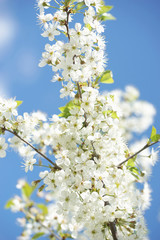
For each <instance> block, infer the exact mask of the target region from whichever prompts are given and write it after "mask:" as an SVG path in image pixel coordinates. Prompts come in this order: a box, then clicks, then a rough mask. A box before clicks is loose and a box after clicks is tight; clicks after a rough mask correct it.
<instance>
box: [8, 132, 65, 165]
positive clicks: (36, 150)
mask: <svg viewBox="0 0 160 240" xmlns="http://www.w3.org/2000/svg"><path fill="white" fill-rule="evenodd" d="M4 131H7V132H10V133H12V134H13V135H15V136H16V137H18V138H19V139H20V140H21V141H22V142H24V143H25V144H27V145H28V146H30V147H31V148H32V149H33V150H34V151H35V152H37V153H38V154H39V155H41V156H42V157H43V158H45V159H46V160H47V161H48V162H50V163H51V164H52V165H53V166H54V168H55V169H56V170H61V168H60V167H59V166H58V165H57V164H56V163H54V162H52V161H51V160H50V159H49V158H48V157H47V156H45V155H44V154H43V153H41V152H40V151H38V149H37V148H35V147H34V146H33V145H31V144H30V143H29V142H27V141H26V140H24V139H23V138H22V137H20V136H19V135H18V134H17V133H16V132H13V131H12V130H9V129H7V128H4Z"/></svg>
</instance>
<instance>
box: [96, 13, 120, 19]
mask: <svg viewBox="0 0 160 240" xmlns="http://www.w3.org/2000/svg"><path fill="white" fill-rule="evenodd" d="M99 19H100V20H101V21H107V20H115V19H116V18H115V17H114V16H113V15H112V14H110V13H104V14H102V15H101V16H99Z"/></svg>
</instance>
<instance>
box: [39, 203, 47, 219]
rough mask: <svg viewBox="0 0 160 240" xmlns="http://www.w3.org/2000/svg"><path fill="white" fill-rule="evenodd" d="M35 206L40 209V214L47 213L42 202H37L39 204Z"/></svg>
mask: <svg viewBox="0 0 160 240" xmlns="http://www.w3.org/2000/svg"><path fill="white" fill-rule="evenodd" d="M37 207H38V208H40V209H41V210H42V214H43V215H44V216H45V215H47V214H48V208H47V207H46V206H45V205H44V204H42V203H39V204H37Z"/></svg>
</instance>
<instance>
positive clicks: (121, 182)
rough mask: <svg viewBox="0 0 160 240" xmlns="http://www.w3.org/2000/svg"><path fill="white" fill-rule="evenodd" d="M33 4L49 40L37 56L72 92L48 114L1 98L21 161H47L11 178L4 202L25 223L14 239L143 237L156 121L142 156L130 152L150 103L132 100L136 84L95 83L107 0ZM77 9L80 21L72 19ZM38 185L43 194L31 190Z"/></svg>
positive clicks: (4, 126)
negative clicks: (10, 193) (103, 87)
mask: <svg viewBox="0 0 160 240" xmlns="http://www.w3.org/2000/svg"><path fill="white" fill-rule="evenodd" d="M37 4H38V7H39V9H40V14H39V16H38V18H39V21H40V22H41V24H42V25H43V33H42V36H43V37H48V39H49V42H50V43H49V44H48V43H47V44H46V45H45V52H44V53H43V54H42V59H41V61H40V64H39V65H40V66H41V67H42V66H45V65H49V66H51V67H52V70H53V71H54V76H53V79H52V81H60V82H61V83H62V89H61V90H60V97H62V98H63V97H66V96H69V97H70V101H69V102H68V103H67V104H66V105H65V106H64V107H61V108H60V111H61V113H60V114H59V115H53V116H52V117H51V118H49V119H47V117H46V115H45V114H43V113H41V112H37V113H31V114H28V113H24V114H23V116H20V115H18V112H17V107H18V106H19V105H20V104H21V102H20V101H16V100H15V99H9V100H5V99H2V98H0V133H1V134H2V135H4V134H5V133H6V132H9V133H10V134H12V135H14V136H12V137H10V138H9V140H8V142H9V145H10V147H12V148H14V149H15V150H16V151H18V152H19V154H20V155H21V156H22V158H23V159H24V166H25V171H26V172H27V171H28V170H30V171H32V170H33V167H34V166H41V167H43V166H44V165H43V163H42V161H46V162H47V163H48V165H46V162H45V166H44V167H47V170H46V169H45V170H44V171H40V173H39V179H38V180H35V181H34V183H33V186H30V185H28V183H26V182H25V181H22V180H21V181H20V182H19V183H18V185H17V187H18V188H20V189H21V190H22V196H21V197H19V196H15V197H14V198H13V199H11V200H10V201H9V202H8V203H7V207H10V208H11V210H12V211H14V212H17V211H21V212H23V213H24V215H25V217H24V218H22V219H19V223H20V224H21V226H22V227H24V231H23V233H22V235H21V236H20V237H19V238H18V239H19V240H29V239H31V237H32V236H33V239H36V238H38V237H41V236H43V235H45V236H46V237H48V239H59V240H63V239H70V238H73V239H78V240H80V239H82V240H85V239H86V240H87V239H89V240H95V239H97V240H112V239H113V240H124V239H126V240H133V239H139V240H141V239H143V240H144V239H147V229H146V225H145V220H144V217H143V214H144V211H145V210H146V209H147V208H148V207H149V205H150V200H151V196H150V193H151V190H150V188H149V185H148V183H147V180H148V175H149V174H150V172H151V166H152V165H154V164H155V162H156V160H157V153H156V152H154V151H153V150H152V152H150V151H149V150H148V147H149V146H152V145H153V144H154V143H156V142H158V141H159V136H158V135H157V134H156V131H155V129H154V128H153V131H152V134H151V139H150V140H148V142H147V143H146V145H145V144H144V145H145V147H142V150H147V153H146V154H147V155H146V157H145V160H144V157H141V156H140V157H139V158H136V156H137V154H136V153H135V154H134V149H135V148H136V146H132V148H131V150H130V149H129V147H128V146H127V144H126V141H128V140H131V138H132V133H134V132H140V133H141V132H143V131H144V130H146V129H147V128H148V127H149V126H150V125H151V124H152V121H153V116H154V114H155V109H154V107H153V106H152V105H151V104H149V103H146V102H142V101H140V100H138V97H139V92H138V90H136V89H135V88H133V87H131V86H128V87H127V88H126V91H125V92H122V91H112V92H107V93H105V94H100V93H99V91H98V88H99V85H100V82H103V83H107V82H110V81H112V74H111V73H110V71H105V67H106V57H105V53H104V49H105V41H104V38H103V36H101V33H102V32H103V31H104V28H103V26H102V23H101V21H102V20H106V19H111V18H112V17H111V15H110V14H109V13H108V11H109V9H110V8H111V7H110V6H105V5H104V3H103V2H102V1H99V0H85V1H71V0H65V1H64V2H58V1H57V0H54V1H51V0H38V1H37ZM52 4H53V5H52ZM54 10H55V12H54ZM51 11H52V13H50V12H51ZM78 16H79V18H81V17H83V18H82V19H81V20H82V21H83V25H82V24H81V23H79V22H76V23H75V20H76V17H78ZM70 26H71V27H70ZM104 71H105V72H104ZM146 109H147V110H146ZM7 146H8V144H7V143H6V141H5V138H4V137H1V138H0V157H5V155H6V149H7ZM138 150H139V149H138ZM138 150H136V151H138ZM136 151H135V152H136ZM139 152H141V151H139ZM132 154H133V155H132ZM48 156H49V157H48ZM39 158H40V160H39ZM141 159H142V162H141ZM144 161H146V162H147V163H148V164H144ZM137 182H138V183H140V184H141V185H142V188H141V190H140V189H138V188H137V185H136V183H137ZM36 186H38V187H39V191H40V193H38V196H39V197H40V196H44V198H45V200H46V202H45V204H36V202H34V201H32V200H31V198H30V197H31V194H32V192H33V191H34V189H35V188H36ZM47 191H48V192H49V194H47V193H46V192H47ZM48 202H49V203H48Z"/></svg>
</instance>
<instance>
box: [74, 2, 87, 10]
mask: <svg viewBox="0 0 160 240" xmlns="http://www.w3.org/2000/svg"><path fill="white" fill-rule="evenodd" d="M84 6H85V4H84V2H80V3H78V4H77V5H76V9H77V10H81V9H82V8H83V7H84Z"/></svg>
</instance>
